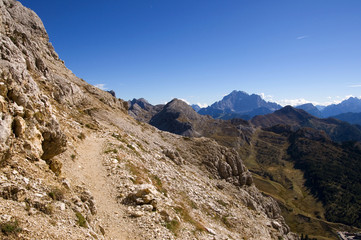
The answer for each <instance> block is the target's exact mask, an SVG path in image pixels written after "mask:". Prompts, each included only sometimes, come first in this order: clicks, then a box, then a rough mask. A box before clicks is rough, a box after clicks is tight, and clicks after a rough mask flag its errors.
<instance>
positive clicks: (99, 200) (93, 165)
mask: <svg viewBox="0 0 361 240" xmlns="http://www.w3.org/2000/svg"><path fill="white" fill-rule="evenodd" d="M104 142H105V140H104V139H101V138H97V137H95V136H93V135H91V136H88V137H87V138H86V139H85V140H84V141H83V142H82V143H81V145H80V146H78V148H77V152H78V156H77V158H76V160H75V166H74V167H73V168H72V170H70V172H69V174H70V176H69V177H71V178H73V179H71V181H73V182H76V183H77V184H80V185H84V186H85V187H86V188H87V189H89V190H90V192H91V193H92V195H93V197H94V199H95V203H96V208H97V218H98V219H100V225H101V226H102V227H103V228H104V230H105V239H114V240H115V239H116V240H122V239H124V240H125V239H135V238H134V233H133V234H132V235H133V236H131V235H130V232H134V230H132V229H129V224H127V223H125V221H124V219H123V213H122V209H121V206H120V205H119V204H118V203H117V202H116V200H115V199H116V189H115V188H114V186H113V185H112V183H111V182H110V180H109V179H108V178H107V171H106V169H105V167H104V166H103V164H102V153H103V151H104V150H103V146H104ZM127 228H128V229H127Z"/></svg>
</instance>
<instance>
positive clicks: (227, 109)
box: [198, 91, 281, 119]
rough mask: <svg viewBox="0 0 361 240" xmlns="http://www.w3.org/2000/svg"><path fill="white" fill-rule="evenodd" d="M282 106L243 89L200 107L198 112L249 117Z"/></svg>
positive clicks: (224, 116)
mask: <svg viewBox="0 0 361 240" xmlns="http://www.w3.org/2000/svg"><path fill="white" fill-rule="evenodd" d="M280 108H281V106H280V105H278V104H276V103H272V102H266V101H265V100H263V99H262V98H261V96H259V95H256V94H252V95H249V94H247V93H245V92H242V91H233V92H231V93H230V94H229V95H227V96H225V97H224V98H223V99H222V100H221V101H218V102H215V103H213V104H212V105H211V106H209V107H207V108H202V109H200V110H199V111H198V113H199V114H202V115H210V116H212V117H213V118H220V119H231V118H240V117H243V118H247V119H249V118H251V117H253V116H256V115H259V114H267V113H272V112H274V111H275V110H277V109H280Z"/></svg>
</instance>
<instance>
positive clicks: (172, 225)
mask: <svg viewBox="0 0 361 240" xmlns="http://www.w3.org/2000/svg"><path fill="white" fill-rule="evenodd" d="M165 227H166V228H167V229H168V230H169V231H171V232H172V233H173V234H174V235H176V236H177V232H178V230H179V228H180V222H179V221H177V220H175V219H173V220H171V221H169V222H166V224H165Z"/></svg>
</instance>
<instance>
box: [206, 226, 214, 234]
mask: <svg viewBox="0 0 361 240" xmlns="http://www.w3.org/2000/svg"><path fill="white" fill-rule="evenodd" d="M206 230H207V232H209V233H210V234H212V235H216V232H215V231H214V230H213V229H211V228H207V227H206Z"/></svg>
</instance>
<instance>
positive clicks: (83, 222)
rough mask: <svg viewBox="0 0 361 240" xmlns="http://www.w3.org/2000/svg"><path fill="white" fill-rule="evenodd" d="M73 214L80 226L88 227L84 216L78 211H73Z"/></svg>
mask: <svg viewBox="0 0 361 240" xmlns="http://www.w3.org/2000/svg"><path fill="white" fill-rule="evenodd" d="M75 215H76V217H77V223H78V225H79V226H80V227H83V228H86V227H88V224H87V222H86V219H85V217H84V216H83V215H82V214H81V213H80V212H77V213H75Z"/></svg>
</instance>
